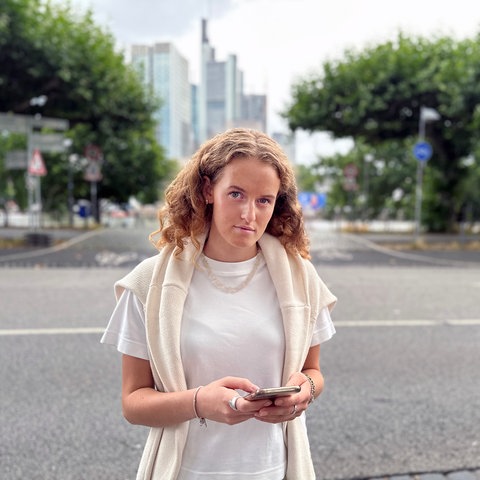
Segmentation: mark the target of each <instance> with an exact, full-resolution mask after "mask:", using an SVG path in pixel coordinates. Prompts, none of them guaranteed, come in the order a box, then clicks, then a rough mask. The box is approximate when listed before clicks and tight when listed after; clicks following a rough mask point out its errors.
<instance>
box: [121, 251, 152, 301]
mask: <svg viewBox="0 0 480 480" xmlns="http://www.w3.org/2000/svg"><path fill="white" fill-rule="evenodd" d="M157 258H158V255H154V256H153V257H150V258H147V259H146V260H143V262H140V263H139V264H138V265H137V266H136V267H135V268H134V269H133V270H131V271H130V272H129V273H127V274H126V275H125V276H124V277H123V278H121V279H120V280H118V281H117V282H116V283H115V285H114V290H115V298H116V299H117V301H118V300H119V298H120V297H121V295H122V293H123V291H124V290H131V291H132V292H133V293H134V294H135V295H136V297H137V298H138V299H139V300H140V302H142V304H143V305H145V304H146V302H147V293H148V288H149V286H150V281H151V279H152V274H153V268H154V266H155V262H156V261H157Z"/></svg>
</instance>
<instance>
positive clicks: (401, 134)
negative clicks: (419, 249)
mask: <svg viewBox="0 0 480 480" xmlns="http://www.w3.org/2000/svg"><path fill="white" fill-rule="evenodd" d="M479 41H480V37H477V38H474V39H466V40H462V41H455V40H453V39H452V38H449V37H439V38H434V39H425V38H407V37H405V36H404V35H403V34H399V35H398V36H397V38H396V39H395V40H393V41H389V42H386V43H384V44H381V45H378V46H374V47H369V48H366V49H365V50H364V51H363V52H355V51H353V50H349V51H346V52H345V56H344V59H343V60H338V61H327V62H325V63H324V64H323V71H322V72H321V73H320V74H317V75H312V76H310V77H308V78H304V79H303V80H301V81H299V82H298V83H296V84H295V85H293V86H292V102H291V105H290V106H289V107H288V108H287V109H286V110H285V112H284V116H285V117H286V119H287V120H288V123H289V126H290V128H291V129H292V130H295V129H298V128H301V129H305V130H307V131H311V132H313V131H328V132H331V133H332V134H333V135H334V136H335V137H337V138H341V137H352V138H354V139H355V141H361V142H363V143H365V144H368V145H370V146H372V147H375V146H377V145H380V144H382V143H384V142H386V141H389V140H398V141H402V140H410V142H411V144H412V145H413V143H414V141H415V140H416V137H417V134H418V129H419V114H420V108H421V107H422V106H426V107H430V108H434V109H436V110H437V111H438V112H439V113H440V115H441V120H440V121H436V122H428V123H426V138H427V140H428V141H429V142H430V143H431V144H432V146H433V150H434V154H433V156H432V158H431V159H430V161H429V162H428V165H427V168H426V169H425V184H424V203H423V207H424V209H423V210H424V214H423V218H424V220H425V223H426V224H427V226H428V228H429V229H430V230H435V231H453V230H454V229H455V227H456V221H457V218H458V216H459V213H460V209H461V208H462V205H463V204H464V203H465V201H466V195H467V192H466V191H465V189H464V188H463V187H462V186H463V185H464V184H465V183H464V182H465V179H466V178H467V176H468V173H469V169H468V168H467V167H466V166H465V162H464V160H465V158H467V157H469V155H470V154H472V153H473V151H474V148H475V145H476V143H477V133H476V132H477V131H478V128H477V127H478V124H479V122H480V108H479V106H480V82H479V79H480V49H479V48H478V43H479ZM425 212H426V213H425Z"/></svg>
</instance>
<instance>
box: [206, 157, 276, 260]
mask: <svg viewBox="0 0 480 480" xmlns="http://www.w3.org/2000/svg"><path fill="white" fill-rule="evenodd" d="M279 189H280V178H279V177H278V174H277V171H276V170H275V168H274V167H272V166H271V165H269V164H267V163H265V162H261V161H260V160H258V159H256V158H250V157H249V158H236V159H234V160H232V161H231V162H230V163H229V164H228V165H227V166H226V167H225V168H224V169H223V171H222V173H221V174H220V177H219V178H218V179H217V181H216V183H215V184H212V183H211V181H210V180H209V179H208V178H206V179H205V185H204V195H205V198H206V199H207V200H208V202H209V203H211V204H212V206H213V214H212V224H211V227H210V233H209V236H208V240H207V243H206V245H205V249H204V251H205V255H207V256H208V257H210V258H212V259H214V260H219V261H230V262H240V261H243V260H248V259H249V258H252V257H254V256H255V254H256V252H257V245H256V243H257V241H258V239H259V238H260V237H261V236H262V235H263V233H264V232H265V229H266V228H267V225H268V222H269V221H270V219H271V218H272V214H273V209H274V206H275V200H276V198H277V194H278V191H279Z"/></svg>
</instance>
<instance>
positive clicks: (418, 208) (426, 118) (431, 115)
mask: <svg viewBox="0 0 480 480" xmlns="http://www.w3.org/2000/svg"><path fill="white" fill-rule="evenodd" d="M437 120H440V114H439V113H438V112H437V111H436V110H435V109H434V108H428V107H423V106H421V107H420V116H419V120H418V142H417V143H416V145H415V147H414V149H413V153H414V155H415V157H416V159H417V160H418V162H417V185H416V194H415V239H416V240H418V237H419V235H420V226H421V217H422V197H423V170H424V168H425V164H426V163H427V162H428V160H429V159H430V157H431V155H432V147H431V146H430V144H429V143H428V142H426V141H425V127H426V124H427V122H435V121H437Z"/></svg>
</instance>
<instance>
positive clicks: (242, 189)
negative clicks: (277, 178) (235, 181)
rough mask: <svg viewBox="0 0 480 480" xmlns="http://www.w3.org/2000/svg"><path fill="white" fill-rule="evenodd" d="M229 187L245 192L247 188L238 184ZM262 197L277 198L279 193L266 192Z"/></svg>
mask: <svg viewBox="0 0 480 480" xmlns="http://www.w3.org/2000/svg"><path fill="white" fill-rule="evenodd" d="M228 188H229V189H234V190H239V191H241V192H243V193H245V189H244V188H242V187H239V186H238V185H230V186H229V187H228ZM260 197H262V198H272V199H275V198H277V195H271V194H269V193H267V194H264V195H260Z"/></svg>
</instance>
